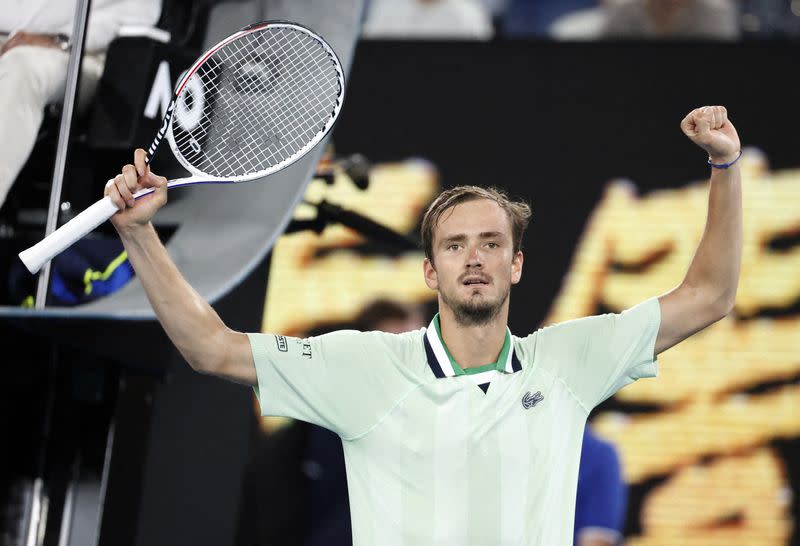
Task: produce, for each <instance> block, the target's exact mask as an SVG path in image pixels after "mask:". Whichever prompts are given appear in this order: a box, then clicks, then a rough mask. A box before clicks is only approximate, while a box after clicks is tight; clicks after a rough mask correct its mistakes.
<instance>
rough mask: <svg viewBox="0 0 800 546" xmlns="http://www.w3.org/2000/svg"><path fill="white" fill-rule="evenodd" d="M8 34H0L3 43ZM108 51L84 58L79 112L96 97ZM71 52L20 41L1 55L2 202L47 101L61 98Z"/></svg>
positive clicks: (30, 145) (25, 156) (27, 152)
mask: <svg viewBox="0 0 800 546" xmlns="http://www.w3.org/2000/svg"><path fill="white" fill-rule="evenodd" d="M7 38H8V36H6V35H0V45H2V44H3V43H5V41H6V39H7ZM104 62H105V55H104V54H103V53H98V54H91V55H89V54H87V55H84V57H83V65H82V72H81V86H80V92H79V94H78V100H79V104H78V105H77V106H78V112H81V111H83V110H84V109H85V108H86V106H88V104H89V103H90V102H91V99H92V98H93V97H94V92H95V89H96V88H97V83H98V81H99V80H100V76H101V75H102V73H103V64H104ZM68 63H69V54H68V53H65V52H63V51H61V50H60V49H55V48H47V47H35V46H18V47H15V48H13V49H11V50H10V51H8V52H6V53H4V54H3V55H0V206H2V204H3V203H4V202H5V199H6V196H7V195H8V190H9V189H10V188H11V185H12V184H13V183H14V180H15V179H16V178H17V175H18V174H19V171H20V170H21V169H22V167H23V165H25V162H26V161H27V159H28V155H30V153H31V150H32V149H33V145H34V144H35V143H36V135H37V134H38V132H39V127H40V126H41V124H42V118H43V117H44V109H45V107H46V106H47V105H48V104H51V103H61V102H62V101H63V99H64V89H65V87H66V82H67V65H68Z"/></svg>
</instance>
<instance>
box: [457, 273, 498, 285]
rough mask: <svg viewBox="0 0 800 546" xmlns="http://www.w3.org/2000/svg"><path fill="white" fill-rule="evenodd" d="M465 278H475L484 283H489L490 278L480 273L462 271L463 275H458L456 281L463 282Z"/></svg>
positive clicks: (465, 280)
mask: <svg viewBox="0 0 800 546" xmlns="http://www.w3.org/2000/svg"><path fill="white" fill-rule="evenodd" d="M467 280H476V281H480V282H483V283H486V284H491V282H492V278H491V277H489V276H488V275H484V274H481V273H464V274H463V275H461V276H459V277H458V282H459V283H461V284H464V283H465V282H467Z"/></svg>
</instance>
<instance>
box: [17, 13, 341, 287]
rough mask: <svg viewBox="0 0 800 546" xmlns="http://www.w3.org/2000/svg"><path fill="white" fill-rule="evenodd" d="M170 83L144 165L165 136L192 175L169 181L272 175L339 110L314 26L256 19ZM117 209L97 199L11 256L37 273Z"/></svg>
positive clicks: (333, 74)
mask: <svg viewBox="0 0 800 546" xmlns="http://www.w3.org/2000/svg"><path fill="white" fill-rule="evenodd" d="M175 89H176V91H175V96H174V97H173V98H172V100H171V101H170V103H169V106H168V107H167V111H166V113H165V114H164V119H163V121H162V122H161V127H160V128H159V130H158V133H157V134H156V136H155V138H154V139H153V143H152V144H151V145H150V147H149V148H148V150H147V162H148V163H149V162H150V160H151V159H152V157H153V155H154V154H155V152H156V150H157V149H158V146H159V144H160V143H161V141H162V140H163V139H164V137H165V136H166V137H167V140H168V141H169V145H170V148H172V153H173V154H174V155H175V158H176V159H177V160H178V162H179V163H180V164H181V165H182V166H183V167H184V168H185V169H186V170H187V171H188V172H189V173H190V175H191V176H189V177H187V178H180V179H177V180H172V181H170V182H169V183H168V184H167V187H168V188H173V187H177V186H187V185H190V184H228V183H237V182H245V181H248V180H255V179H258V178H263V177H265V176H267V175H269V174H273V173H275V172H277V171H279V170H281V169H283V168H285V167H287V166H289V165H291V164H292V163H294V162H295V161H297V160H298V159H300V158H301V157H303V156H304V155H305V154H306V153H308V152H309V151H310V150H311V149H312V148H314V146H315V145H316V144H317V143H319V141H320V140H322V138H323V137H324V136H325V135H326V134H327V133H328V131H330V129H331V127H332V126H333V124H334V122H335V121H336V118H337V116H338V115H339V111H340V110H341V107H342V102H343V100H344V74H343V72H342V67H341V64H340V63H339V59H338V58H337V57H336V54H335V53H334V51H333V50H332V49H331V47H330V46H329V45H328V44H327V43H326V42H325V41H324V40H323V39H322V38H321V37H320V36H318V35H317V34H315V33H314V32H313V31H311V30H310V29H308V28H306V27H303V26H301V25H298V24H296V23H290V22H285V21H265V22H261V23H256V24H253V25H250V26H248V27H245V28H243V29H242V30H240V31H239V32H236V33H235V34H233V35H231V36H229V37H227V38H225V39H224V40H222V41H221V42H219V43H218V44H216V45H215V46H214V47H212V48H211V49H209V50H208V51H206V52H205V53H203V54H202V55H201V56H200V58H198V59H197V61H195V63H194V64H193V65H192V66H191V67H190V68H189V70H187V72H186V75H185V76H184V77H183V78H182V79H181V80H180V82H178V84H177V86H176V87H175ZM153 191H154V190H153V188H147V189H144V190H141V191H139V192H137V193H136V194H135V195H134V198H136V199H138V198H140V197H142V196H144V195H147V194H149V193H152V192H153ZM117 210H118V209H117V207H116V205H115V204H114V203H113V202H112V201H111V199H110V198H109V197H107V196H106V197H104V198H103V199H101V200H100V201H98V202H96V203H95V204H93V205H91V206H90V207H88V208H87V209H86V210H84V211H83V212H81V213H80V214H78V215H77V216H76V217H75V218H73V219H72V220H70V221H69V222H67V223H66V224H64V225H63V226H61V227H60V228H58V229H57V230H56V231H54V232H53V233H52V234H51V235H49V236H47V237H45V238H44V239H43V240H42V241H40V242H39V243H37V244H35V245H34V246H32V247H30V248H28V249H26V250H23V251H22V252H20V254H19V257H20V259H21V260H22V262H23V263H24V264H25V267H27V268H28V270H29V271H30V272H31V273H36V272H37V271H39V269H40V268H41V267H42V266H43V265H44V264H45V263H47V262H48V261H49V260H51V259H52V258H54V257H55V256H56V255H58V254H59V253H60V252H62V251H64V250H65V249H67V248H68V247H69V246H71V245H72V244H73V243H75V242H76V241H78V240H79V239H81V238H82V237H83V236H84V235H86V234H87V233H89V232H90V231H92V230H93V229H95V228H96V227H97V226H99V225H100V224H102V223H103V222H105V221H106V220H108V219H109V218H111V217H112V216H113V215H114V213H116V212H117Z"/></svg>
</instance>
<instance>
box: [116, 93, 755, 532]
mask: <svg viewBox="0 0 800 546" xmlns="http://www.w3.org/2000/svg"><path fill="white" fill-rule="evenodd" d="M681 127H682V129H683V131H684V133H685V134H686V135H687V136H688V137H689V138H690V139H691V140H692V141H693V142H695V143H696V144H698V145H699V146H700V147H701V148H703V149H704V150H705V151H706V152H707V153H708V156H709V164H710V165H711V167H712V168H711V184H710V195H709V211H708V218H707V222H706V228H705V232H704V233H703V237H702V239H701V241H700V244H699V246H698V249H697V252H696V254H695V256H694V258H693V260H692V262H691V264H690V265H689V269H688V271H687V273H686V277H685V278H684V280H683V281H682V282H681V283H680V284H679V285H678V286H677V287H676V288H675V289H673V290H671V291H670V292H667V293H666V294H664V295H662V296H659V297H653V298H651V299H649V300H647V301H645V302H643V303H641V304H639V305H636V306H634V307H632V308H631V309H628V310H626V311H624V312H622V313H619V314H607V315H602V316H594V317H587V318H583V319H579V320H573V321H569V322H566V323H562V324H557V325H554V326H550V327H548V328H544V329H541V330H538V331H536V332H534V333H532V334H530V335H528V336H527V337H524V338H519V337H516V336H513V335H512V334H511V332H510V331H509V330H508V327H507V326H506V320H507V317H508V308H509V292H510V288H511V285H513V284H515V283H517V282H518V281H519V279H520V277H521V275H522V265H523V254H522V251H521V243H522V234H523V232H524V230H525V227H526V225H527V223H528V219H529V217H530V209H529V207H528V206H527V205H526V204H524V203H518V202H513V201H511V200H509V199H508V198H507V197H506V196H505V195H504V194H503V193H502V192H500V191H497V190H492V189H484V188H479V187H474V186H466V187H458V188H453V189H450V190H447V191H445V192H443V193H442V194H441V195H439V196H438V197H437V199H436V200H435V201H434V202H433V203H432V204H431V206H430V208H429V209H428V211H427V212H426V214H425V218H424V220H423V226H422V239H423V244H424V247H425V254H426V259H425V261H424V264H423V271H424V277H425V282H426V283H427V284H428V286H429V287H430V288H431V289H433V290H436V291H437V293H438V303H439V313H438V314H437V315H436V316H435V317H434V319H433V320H432V321H431V323H430V326H428V328H424V329H420V330H417V331H411V332H405V333H401V334H389V333H385V332H355V331H339V332H333V333H329V334H326V335H322V336H319V337H311V338H307V339H299V338H289V337H284V336H280V335H271V334H258V333H256V334H244V333H239V332H235V331H232V330H230V329H229V328H227V327H226V326H225V325H224V324H223V323H222V321H221V320H220V318H219V317H218V316H217V314H216V313H215V312H214V311H213V309H212V308H211V307H210V306H209V305H208V304H207V303H206V302H205V301H203V300H202V298H200V296H199V295H198V294H197V293H196V292H194V291H193V290H192V288H191V287H190V286H189V285H188V284H187V283H186V281H185V280H184V279H183V278H182V277H181V276H180V274H179V272H178V271H177V269H176V267H175V265H174V264H173V263H172V261H171V260H170V259H169V256H168V254H167V252H166V250H165V249H164V247H163V246H162V245H161V243H160V242H159V240H158V236H157V235H156V233H155V231H154V229H153V227H152V225H151V224H150V218H151V217H152V216H153V214H154V213H155V211H156V210H157V209H158V208H159V207H160V206H161V205H163V203H164V202H165V200H166V188H165V182H166V181H165V180H164V179H163V178H160V177H156V176H154V175H153V174H151V173H150V172H149V171H148V168H147V166H146V165H145V162H144V151H142V150H137V151H136V154H135V165H126V166H125V167H124V168H123V170H122V174H120V175H118V176H117V177H116V178H115V179H114V180H113V181H112V182H110V183H109V185H108V187H107V188H106V193H107V194H108V195H110V196H111V198H112V199H113V200H114V202H115V203H117V205H118V206H119V207H120V209H121V212H119V213H118V214H116V215H115V216H114V217H113V218H112V222H113V223H114V225H115V227H116V228H117V231H118V232H119V234H120V236H121V238H122V241H123V243H124V244H125V248H126V249H127V251H128V256H129V258H130V261H131V263H132V265H133V267H134V269H135V270H136V273H137V274H138V276H139V278H140V280H141V281H142V284H143V285H144V287H145V290H146V291H147V293H148V296H149V298H150V301H151V302H152V305H153V307H154V309H155V311H156V314H157V315H158V317H159V320H160V321H161V323H162V325H163V326H164V328H165V330H166V331H167V334H168V335H169V336H170V338H171V339H172V341H173V342H174V343H175V345H176V346H177V347H178V349H179V350H180V351H181V353H182V354H183V356H184V357H185V358H186V360H187V361H188V362H189V364H190V365H191V366H192V367H193V368H194V369H196V370H197V371H200V372H203V373H210V374H215V375H218V376H220V377H224V378H227V379H230V380H233V381H237V382H240V383H244V384H247V385H252V386H254V387H255V388H256V391H257V393H258V397H259V401H260V404H261V409H262V412H263V413H264V414H267V415H283V416H288V417H293V418H296V419H301V420H304V421H309V422H312V423H315V424H318V425H321V426H323V427H325V428H328V429H330V430H332V431H334V432H335V433H337V434H338V435H339V436H340V437H341V439H342V445H343V448H344V454H345V462H346V466H347V475H348V476H347V478H348V487H349V493H350V506H351V517H352V529H353V542H354V544H359V545H360V544H398V543H403V544H414V545H422V544H437V545H443V544H454V545H460V544H467V543H469V544H535V545H541V546H554V545H569V544H571V543H572V534H573V517H574V510H575V491H576V481H577V475H578V464H579V459H580V451H581V449H580V447H581V438H582V435H583V430H584V425H585V422H586V418H587V416H588V415H589V412H590V411H591V410H592V408H593V407H595V406H596V405H597V404H599V403H600V402H601V401H603V400H604V399H606V398H607V397H609V396H611V395H612V394H614V393H615V392H616V391H617V390H618V389H619V388H621V387H623V386H625V385H627V384H629V383H631V382H632V381H634V380H636V379H639V378H641V377H652V376H654V375H656V371H657V366H656V355H657V354H658V353H660V352H662V351H664V350H666V349H668V348H669V347H671V346H673V345H675V344H676V343H679V342H680V341H682V340H683V339H685V338H687V337H688V336H690V335H692V334H694V333H695V332H698V331H699V330H701V329H703V328H705V327H706V326H708V325H710V324H712V323H713V322H715V321H717V320H719V319H720V318H722V317H724V316H725V315H726V314H727V313H728V312H730V310H731V309H732V308H733V303H734V299H735V294H736V286H737V282H738V276H739V262H740V255H741V240H742V234H741V232H742V212H741V189H740V174H739V166H738V163H737V160H738V158H739V157H740V156H741V152H740V144H739V137H738V136H737V134H736V130H735V129H734V127H733V124H732V123H731V122H730V120H728V118H727V112H726V110H725V109H724V108H723V107H720V106H715V107H703V108H699V109H695V110H693V111H692V112H690V113H689V114H688V115H687V116H686V118H684V120H683V122H682V123H681ZM143 187H156V188H157V189H156V191H155V192H154V193H153V194H152V195H151V196H148V197H146V198H144V199H142V200H141V202H139V203H136V205H135V206H133V201H132V200H131V194H132V193H133V192H135V191H137V190H138V189H140V188H143Z"/></svg>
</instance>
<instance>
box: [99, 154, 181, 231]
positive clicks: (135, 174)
mask: <svg viewBox="0 0 800 546" xmlns="http://www.w3.org/2000/svg"><path fill="white" fill-rule="evenodd" d="M146 157H147V154H146V153H145V151H144V150H143V149H141V148H138V149H137V150H136V151H135V152H134V154H133V163H134V164H133V165H130V164H128V165H125V166H124V167H122V174H118V175H117V176H116V177H114V178H113V179H111V180H109V181H108V183H107V184H106V189H105V192H104V194H105V195H107V196H109V197H110V198H111V200H112V201H113V202H114V204H115V205H117V208H118V209H119V212H118V213H116V214H115V215H114V216H112V217H111V223H112V224H114V227H115V228H117V231H119V232H123V231H128V230H130V229H133V228H136V227H141V226H145V225H147V224H148V223H149V222H150V220H151V219H152V218H153V216H154V215H155V213H156V212H157V211H158V209H160V208H161V207H162V206H164V204H165V203H166V202H167V179H166V178H164V177H163V176H157V175H155V174H153V173H152V172H150V167H149V166H148V165H147V164H146V163H145V158H146ZM145 188H155V191H154V192H153V193H151V194H149V195H145V196H143V197H140V198H139V199H134V198H133V194H135V193H136V192H137V191H139V190H143V189H145Z"/></svg>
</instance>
